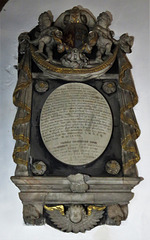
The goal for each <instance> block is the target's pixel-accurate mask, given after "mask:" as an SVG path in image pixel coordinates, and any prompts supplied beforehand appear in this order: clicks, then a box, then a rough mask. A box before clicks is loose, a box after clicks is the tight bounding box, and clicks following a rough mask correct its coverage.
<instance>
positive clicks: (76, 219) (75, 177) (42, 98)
mask: <svg viewBox="0 0 150 240" xmlns="http://www.w3.org/2000/svg"><path fill="white" fill-rule="evenodd" d="M112 20H113V16H112V13H110V12H109V11H105V12H100V14H99V15H98V17H97V18H96V17H95V16H94V15H93V14H92V13H91V12H90V11H89V10H88V9H85V8H82V7H81V6H76V7H73V8H72V9H69V10H66V11H65V12H63V13H61V14H60V16H58V18H57V19H56V20H54V17H53V15H52V12H51V11H50V10H47V11H45V12H43V13H41V14H40V16H39V18H38V24H37V26H35V28H33V29H32V30H31V31H30V32H24V33H21V34H20V36H19V38H18V41H19V48H18V67H17V69H18V82H17V85H16V88H15V91H14V94H13V101H14V104H15V106H16V107H17V113H16V117H15V120H14V124H13V137H14V139H15V140H16V144H15V148H14V153H13V159H14V161H15V163H16V171H15V176H14V177H12V181H13V182H14V184H16V186H17V187H18V188H19V189H20V193H19V197H20V199H21V201H22V203H23V218H24V222H25V223H26V224H28V225H42V224H45V223H47V224H48V225H50V226H52V227H55V228H57V229H59V230H61V231H64V232H73V233H78V232H85V231H86V230H90V229H92V228H93V227H96V226H98V225H103V224H108V225H120V224H121V221H124V220H126V218H127V215H128V204H129V202H130V200H131V199H132V198H133V195H134V194H133V193H132V192H131V190H132V189H133V187H134V186H136V185H137V184H138V183H139V182H140V181H141V180H142V178H140V177H138V173H137V168H136V163H137V162H138V161H139V159H140V156H139V152H138V148H137V145H136V139H137V138H138V137H139V135H140V130H139V126H138V123H137V121H136V117H135V114H134V110H133V108H134V106H135V105H136V104H137V102H138V97H137V93H136V89H135V85H134V82H133V78H132V74H131V68H132V66H131V64H130V62H129V61H128V58H127V56H126V54H127V53H131V48H132V45H133V40H134V38H133V37H132V36H130V35H128V33H124V34H122V35H121V36H120V38H119V40H116V39H115V33H114V32H113V31H112V30H111V27H110V25H111V22H112ZM131 211H132V210H131Z"/></svg>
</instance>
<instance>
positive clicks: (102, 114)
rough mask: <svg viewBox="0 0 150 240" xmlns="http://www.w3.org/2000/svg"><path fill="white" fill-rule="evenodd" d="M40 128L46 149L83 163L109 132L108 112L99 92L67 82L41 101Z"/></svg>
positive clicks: (101, 147)
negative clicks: (43, 101)
mask: <svg viewBox="0 0 150 240" xmlns="http://www.w3.org/2000/svg"><path fill="white" fill-rule="evenodd" d="M40 131H41V136H42V139H43V142H44V144H45V146H46V148H47V149H48V151H49V152H50V153H51V154H52V155H53V156H54V157H55V158H56V159H58V160H60V161H62V162H63V163H66V164H71V165H83V164H87V163H90V162H91V161H93V160H95V159H96V158H98V157H99V156H100V155H101V154H102V153H103V151H104V150H105V148H106V147H107V145H108V142H109V140H110V137H111V133H112V114H111V110H110V107H109V105H108V103H107V101H106V100H105V98H104V97H103V95H102V94H101V93H99V92H98V91H97V90H95V89H94V88H93V87H91V86H89V85H86V84H83V83H68V84H64V85H62V86H61V87H58V88H57V89H56V90H55V91H53V92H52V93H51V94H50V95H49V96H48V98H47V100H46V101H45V103H44V106H43V109H42V112H41V117H40Z"/></svg>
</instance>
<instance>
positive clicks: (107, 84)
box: [102, 82, 116, 94]
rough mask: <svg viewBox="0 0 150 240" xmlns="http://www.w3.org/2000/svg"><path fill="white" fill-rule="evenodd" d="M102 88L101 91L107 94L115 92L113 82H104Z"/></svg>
mask: <svg viewBox="0 0 150 240" xmlns="http://www.w3.org/2000/svg"><path fill="white" fill-rule="evenodd" d="M102 88H103V91H104V92H105V93H107V94H111V93H114V92H116V84H115V83H114V82H105V83H104V84H103V86H102Z"/></svg>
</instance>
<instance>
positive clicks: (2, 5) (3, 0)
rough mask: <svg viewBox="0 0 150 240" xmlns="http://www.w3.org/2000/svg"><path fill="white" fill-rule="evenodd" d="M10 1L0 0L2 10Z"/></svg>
mask: <svg viewBox="0 0 150 240" xmlns="http://www.w3.org/2000/svg"><path fill="white" fill-rule="evenodd" d="M7 2H8V0H1V1H0V11H2V9H3V7H4V5H5V4H6V3H7Z"/></svg>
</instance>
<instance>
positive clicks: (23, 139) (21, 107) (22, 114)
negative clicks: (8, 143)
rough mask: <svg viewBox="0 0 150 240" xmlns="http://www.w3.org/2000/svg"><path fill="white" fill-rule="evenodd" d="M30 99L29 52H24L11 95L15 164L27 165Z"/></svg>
mask: <svg viewBox="0 0 150 240" xmlns="http://www.w3.org/2000/svg"><path fill="white" fill-rule="evenodd" d="M31 99H32V76H31V67H30V51H29V49H27V50H26V53H25V54H24V55H23V57H22V59H21V61H20V62H19V65H18V82H17V85H16V88H15V90H14V94H13V102H14V105H15V106H16V107H17V108H18V109H17V113H16V117H15V120H14V123H13V138H14V139H15V140H16V145H15V148H14V152H13V159H14V161H15V163H16V164H23V165H25V166H27V165H28V160H29V149H30V119H31Z"/></svg>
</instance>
